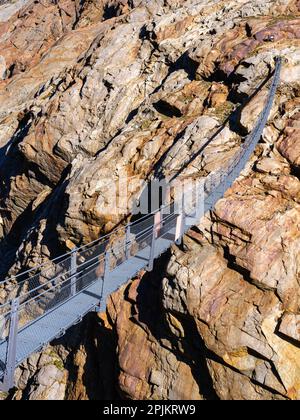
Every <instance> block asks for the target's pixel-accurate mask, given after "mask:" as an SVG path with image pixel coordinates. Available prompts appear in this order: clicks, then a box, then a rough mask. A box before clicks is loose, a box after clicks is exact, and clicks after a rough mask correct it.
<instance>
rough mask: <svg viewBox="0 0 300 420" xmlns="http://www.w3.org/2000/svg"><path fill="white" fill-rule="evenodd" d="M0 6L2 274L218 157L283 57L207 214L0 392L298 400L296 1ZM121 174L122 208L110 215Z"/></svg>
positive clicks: (116, 217)
mask: <svg viewBox="0 0 300 420" xmlns="http://www.w3.org/2000/svg"><path fill="white" fill-rule="evenodd" d="M0 3H1V4H0V257H1V265H0V272H1V276H2V277H3V278H4V277H5V276H7V275H12V274H15V273H17V272H18V271H19V270H20V269H27V268H30V267H32V266H34V265H35V264H37V263H41V262H43V261H47V260H48V259H49V258H53V257H56V256H57V255H59V254H60V253H62V252H65V251H67V250H69V249H70V248H72V247H73V246H74V245H82V244H85V243H88V242H89V241H91V240H94V239H96V238H98V237H99V236H101V235H103V234H105V233H107V232H109V231H111V230H112V229H113V228H114V227H115V226H117V225H119V224H120V223H124V222H125V220H126V219H127V218H129V217H130V209H131V207H132V205H133V203H134V201H135V199H137V198H138V194H139V185H140V181H143V180H149V179H151V178H153V176H154V175H157V174H160V175H162V176H166V177H173V176H178V175H179V174H180V175H181V176H192V177H203V176H206V175H207V174H209V173H210V172H212V171H215V170H216V169H218V168H220V167H221V166H222V165H224V164H225V163H226V162H228V161H229V159H230V158H231V157H232V156H233V155H234V154H235V153H236V152H237V151H238V150H239V147H240V145H241V143H242V142H243V139H244V136H245V135H246V134H247V133H249V132H251V130H252V128H253V127H254V125H255V121H256V118H257V117H258V115H259V113H260V111H261V110H262V109H263V106H264V101H265V98H266V95H267V92H268V87H269V85H268V83H263V82H265V81H266V79H267V78H268V77H269V76H270V75H271V74H272V71H273V69H274V57H275V56H276V55H282V56H283V57H284V60H283V69H282V77H281V84H280V87H279V89H278V91H277V96H276V100H275V103H274V106H273V109H272V111H271V116H270V119H269V122H268V125H267V127H266V128H265V130H264V133H263V136H262V139H261V142H260V144H259V145H258V147H257V149H256V151H255V154H253V156H252V158H251V160H250V161H249V163H248V165H247V167H246V168H245V170H244V171H243V173H242V174H241V176H240V177H239V179H238V180H237V181H236V182H235V183H234V185H233V186H232V188H231V189H230V190H229V191H227V192H226V194H225V197H224V198H223V199H222V200H220V201H219V202H218V203H217V205H216V207H215V210H214V212H212V213H211V214H207V215H206V216H205V217H204V218H203V219H202V220H201V222H200V223H199V225H198V226H197V227H195V228H193V229H192V230H190V232H189V233H188V234H187V235H186V237H185V238H184V241H183V245H182V246H179V247H176V246H173V247H172V250H171V251H170V252H168V253H167V254H166V255H164V256H162V258H161V259H160V260H159V261H157V262H156V264H155V268H154V271H153V272H152V273H150V274H149V273H140V275H139V276H138V278H137V279H134V280H133V281H132V282H129V283H128V284H126V285H124V286H123V287H122V288H121V289H120V290H119V291H117V292H116V293H114V294H113V295H112V296H111V298H110V299H109V301H108V307H107V314H101V315H99V316H97V315H95V314H90V315H89V316H88V317H87V318H86V319H85V320H84V321H83V323H82V324H81V325H80V326H76V327H73V328H72V329H71V330H70V331H69V332H68V334H67V335H66V336H65V337H64V338H62V339H60V340H59V341H56V342H54V343H52V344H51V346H50V345H49V347H48V348H47V349H45V350H44V351H43V352H42V353H41V354H37V355H32V356H31V357H30V358H29V360H28V361H27V362H26V363H24V364H23V365H22V366H21V367H20V368H19V369H18V370H17V373H16V379H17V382H16V383H17V389H16V390H14V391H12V392H11V394H10V395H9V396H8V397H7V396H6V395H2V394H1V395H0V398H1V399H4V398H15V399H103V398H108V399H114V398H132V399H171V400H172V399H174V400H178V399H198V400H202V399H233V400H238V399H242V400H245V399H253V400H256V399H257V400H261V399H268V400H272V399H279V400H281V399H300V350H299V340H300V338H299V337H300V332H299V331H300V330H299V328H300V327H299V322H300V321H299V317H300V285H299V271H300V268H299V267H300V208H299V206H300V182H299V174H300V172H299V165H300V136H299V127H300V125H299V124H300V85H299V80H300V79H299V76H300V3H299V1H296V0H292V1H288V0H274V1H271V0H270V1H264V2H261V1H256V0H253V1H246V0H239V1H236V0H235V1H216V0H211V1H203V0H187V1H181V0H176V1H174V0H167V1H163V0H147V1H142V0H133V1H127V0H86V1H77V0H76V1H71V0H58V1H51V0H43V1H39V2H35V1H33V0H27V1H25V0H23V1H22V0H20V1H16V2H10V1H7V2H6V1H4V2H3V1H2V2H0ZM124 174H126V176H128V177H130V178H131V179H133V180H135V181H134V182H133V183H132V184H131V188H130V190H129V195H128V203H126V204H127V205H128V212H127V213H126V214H107V213H106V212H105V211H104V210H103V208H102V206H101V205H100V204H101V203H103V202H106V201H108V200H109V197H110V195H111V188H110V184H109V183H111V182H114V183H117V182H118V181H119V180H120V179H121V178H122V177H123V176H124ZM99 203H100V204H99ZM13 290H14V288H13V286H12V287H11V288H6V289H3V288H2V289H0V301H1V302H3V301H5V299H7V298H8V296H11V293H13Z"/></svg>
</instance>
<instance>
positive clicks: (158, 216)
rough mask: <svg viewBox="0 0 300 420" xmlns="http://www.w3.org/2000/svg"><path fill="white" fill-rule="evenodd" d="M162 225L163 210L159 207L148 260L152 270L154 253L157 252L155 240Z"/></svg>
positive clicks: (149, 267)
mask: <svg viewBox="0 0 300 420" xmlns="http://www.w3.org/2000/svg"><path fill="white" fill-rule="evenodd" d="M161 225H162V210H161V209H159V210H158V212H156V213H155V215H154V222H153V229H152V237H151V244H150V254H149V262H148V266H147V271H152V270H153V263H154V253H155V241H156V239H157V238H158V236H159V234H160V231H161Z"/></svg>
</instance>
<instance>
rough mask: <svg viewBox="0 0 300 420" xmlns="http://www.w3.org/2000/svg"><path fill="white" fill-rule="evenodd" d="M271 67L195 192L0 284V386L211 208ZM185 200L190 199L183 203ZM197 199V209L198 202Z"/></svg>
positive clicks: (246, 146) (251, 144)
mask: <svg viewBox="0 0 300 420" xmlns="http://www.w3.org/2000/svg"><path fill="white" fill-rule="evenodd" d="M275 62H276V66H275V70H274V74H273V78H272V82H271V85H270V89H269V93H268V97H267V99H266V103H265V106H264V109H263V111H262V112H261V114H260V115H259V117H258V119H257V121H256V124H255V127H254V129H253V131H252V132H251V133H250V134H249V135H248V136H247V137H246V138H245V140H244V142H243V144H242V145H241V147H240V149H239V152H238V153H237V154H236V155H235V156H234V157H233V158H232V159H231V161H230V162H229V163H228V164H227V165H226V167H225V168H221V169H220V170H218V171H216V172H214V173H211V174H210V175H209V176H207V177H206V178H203V184H202V187H203V188H202V189H201V191H200V190H199V194H201V197H197V196H196V197H194V198H193V199H192V200H191V199H189V200H186V199H187V197H185V196H184V195H183V196H182V197H181V198H180V203H178V202H174V201H173V202H171V203H170V204H166V205H163V206H161V207H160V208H159V209H158V210H156V211H154V212H153V213H151V214H148V215H146V216H144V217H143V218H140V219H139V220H137V221H136V222H133V223H129V224H128V225H126V226H123V227H120V228H116V229H115V230H114V231H113V232H112V233H111V234H109V235H107V236H105V237H102V238H100V239H99V240H97V241H94V242H92V243H90V244H88V245H85V246H82V247H80V248H77V249H74V250H73V251H72V252H70V253H67V254H64V255H61V256H60V257H58V258H56V259H54V260H52V261H50V262H47V263H45V264H42V265H40V266H37V267H34V268H32V269H30V270H28V271H26V272H22V273H21V274H19V275H16V276H14V277H13V278H9V279H6V280H4V281H2V282H0V288H1V289H3V290H5V291H8V296H9V297H8V298H7V301H6V302H5V303H4V304H2V305H1V306H0V380H1V382H0V390H2V391H5V392H6V391H8V390H9V389H11V388H13V387H14V373H15V369H16V368H17V367H18V366H19V365H20V364H21V363H22V362H24V361H25V360H26V359H27V358H28V357H29V356H30V355H31V354H33V353H35V352H38V351H40V350H42V349H43V348H44V347H45V346H46V345H47V344H48V343H50V342H51V341H53V340H54V339H56V338H59V337H61V336H62V335H64V334H65V332H66V330H67V329H68V328H70V327H71V326H72V325H75V324H77V323H79V322H81V320H82V318H83V317H84V316H85V315H86V314H87V313H89V312H91V311H103V310H104V309H105V306H106V299H107V297H108V295H109V294H111V293H112V292H113V291H115V290H117V289H118V288H119V287H120V286H121V285H122V284H124V283H126V282H127V281H128V280H129V279H131V278H133V277H134V276H135V275H137V273H139V272H140V271H141V270H142V269H147V270H148V271H151V270H152V269H153V262H154V260H155V259H156V258H158V257H159V256H160V255H161V254H163V253H164V252H165V251H166V250H167V249H168V248H169V247H170V246H171V245H172V244H173V243H176V244H180V242H181V239H182V237H183V235H184V234H185V232H186V231H187V230H188V229H189V228H190V227H191V225H193V224H194V225H196V224H197V223H199V221H200V219H201V217H202V216H203V215H204V214H205V213H206V212H207V211H209V210H212V209H213V208H214V206H215V204H216V202H217V201H218V200H219V199H220V198H222V197H223V196H224V194H225V192H226V191H227V190H228V188H230V186H231V185H232V183H233V182H234V181H235V179H237V178H238V177H239V175H240V173H241V171H242V170H243V169H244V168H245V166H246V164H247V162H248V160H249V158H250V157H251V155H252V153H253V152H254V149H255V147H256V145H257V143H258V141H259V140H260V138H261V135H262V132H263V130H264V127H265V125H266V123H267V121H268V118H269V114H270V111H271V108H272V105H273V102H274V98H275V95H276V90H277V86H278V84H279V81H280V71H281V66H282V59H281V58H280V57H277V58H276V59H275ZM184 201H189V205H188V206H185V205H183V203H184ZM200 203H201V208H200Z"/></svg>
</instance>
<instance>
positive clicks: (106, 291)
mask: <svg viewBox="0 0 300 420" xmlns="http://www.w3.org/2000/svg"><path fill="white" fill-rule="evenodd" d="M109 272H110V250H106V251H105V255H104V272H103V283H102V296H101V301H100V306H99V311H104V309H105V307H106V298H107V296H108V295H109V293H110V289H109V281H107V280H108V275H109Z"/></svg>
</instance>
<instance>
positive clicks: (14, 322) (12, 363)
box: [0, 298, 20, 392]
mask: <svg viewBox="0 0 300 420" xmlns="http://www.w3.org/2000/svg"><path fill="white" fill-rule="evenodd" d="M19 306H20V301H19V298H17V299H13V301H12V303H11V313H10V326H9V336H8V344H7V354H6V370H5V374H4V378H3V383H2V384H0V390H1V391H3V392H8V391H9V390H10V389H11V388H13V387H14V385H15V370H16V364H17V360H16V359H17V337H18V323H19Z"/></svg>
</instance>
